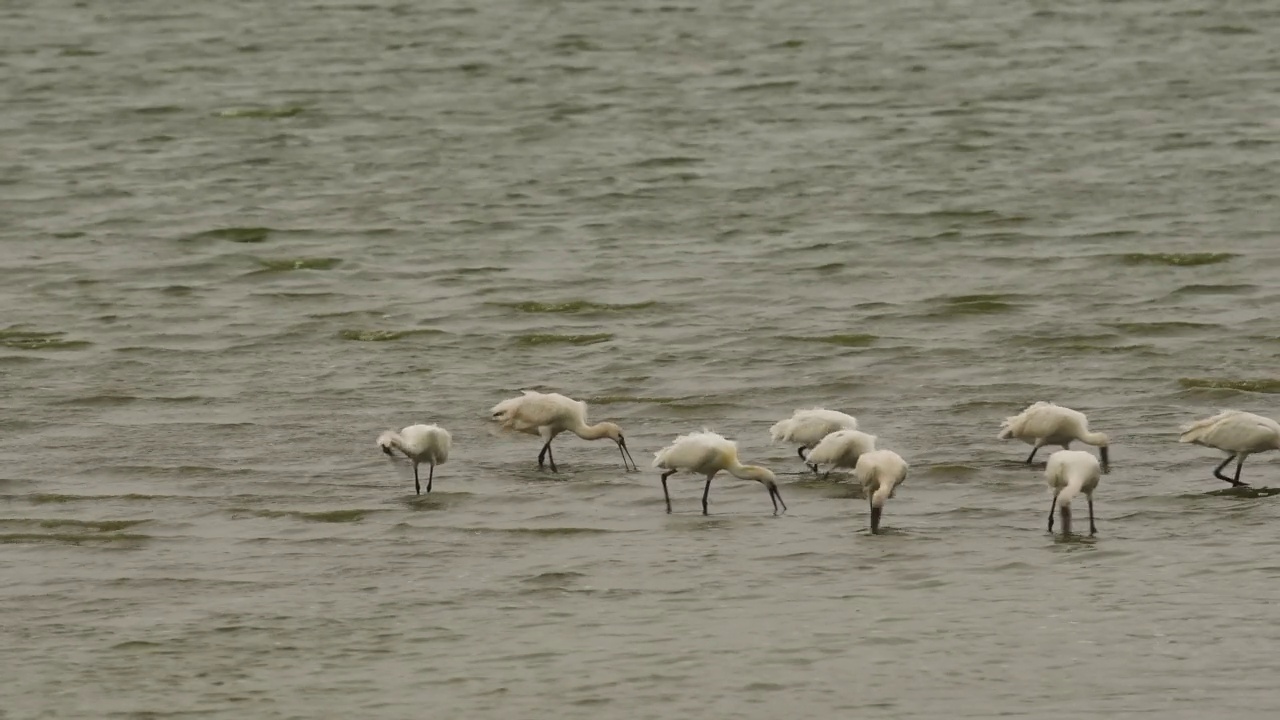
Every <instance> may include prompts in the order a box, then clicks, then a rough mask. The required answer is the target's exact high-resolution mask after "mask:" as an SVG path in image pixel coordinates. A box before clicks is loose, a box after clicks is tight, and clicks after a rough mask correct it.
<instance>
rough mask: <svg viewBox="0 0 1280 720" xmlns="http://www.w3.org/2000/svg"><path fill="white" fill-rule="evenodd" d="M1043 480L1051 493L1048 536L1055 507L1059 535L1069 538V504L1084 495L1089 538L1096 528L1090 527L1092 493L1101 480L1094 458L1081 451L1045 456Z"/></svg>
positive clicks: (1067, 451)
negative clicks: (1060, 519)
mask: <svg viewBox="0 0 1280 720" xmlns="http://www.w3.org/2000/svg"><path fill="white" fill-rule="evenodd" d="M1044 476H1045V478H1047V479H1048V480H1049V489H1050V490H1052V491H1053V502H1052V503H1050V504H1049V532H1053V508H1054V506H1055V505H1056V506H1057V507H1058V512H1060V513H1061V514H1062V533H1063V534H1064V535H1070V534H1071V500H1072V499H1073V498H1075V496H1076V495H1079V494H1080V493H1084V496H1085V498H1087V499H1088V500H1089V534H1090V535H1096V534H1097V533H1098V526H1097V525H1094V524H1093V490H1094V488H1096V487H1098V480H1099V479H1101V478H1102V468H1101V467H1099V465H1098V458H1096V457H1094V456H1093V455H1092V454H1090V453H1087V452H1085V451H1083V450H1059V451H1058V452H1056V453H1054V454H1052V455H1050V456H1049V462H1048V463H1046V464H1045V467H1044Z"/></svg>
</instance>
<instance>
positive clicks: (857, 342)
mask: <svg viewBox="0 0 1280 720" xmlns="http://www.w3.org/2000/svg"><path fill="white" fill-rule="evenodd" d="M782 339H783V340H794V341H799V342H812V343H823V344H826V345H839V346H841V347H854V348H861V347H870V346H872V345H874V344H875V342H876V341H877V340H879V339H880V338H879V336H877V335H869V334H866V333H836V334H834V335H813V336H800V335H785V336H783V337H782Z"/></svg>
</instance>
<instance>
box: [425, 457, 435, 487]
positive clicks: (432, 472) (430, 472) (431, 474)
mask: <svg viewBox="0 0 1280 720" xmlns="http://www.w3.org/2000/svg"><path fill="white" fill-rule="evenodd" d="M435 476H436V464H435V463H431V469H430V470H428V471H427V492H431V480H432V479H433V478H435Z"/></svg>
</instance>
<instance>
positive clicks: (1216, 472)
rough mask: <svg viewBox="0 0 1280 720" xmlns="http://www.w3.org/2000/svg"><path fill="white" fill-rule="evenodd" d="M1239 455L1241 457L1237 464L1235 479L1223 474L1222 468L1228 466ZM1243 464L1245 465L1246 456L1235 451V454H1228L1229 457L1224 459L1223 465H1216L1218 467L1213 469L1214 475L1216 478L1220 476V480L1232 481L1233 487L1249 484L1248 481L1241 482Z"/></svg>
mask: <svg viewBox="0 0 1280 720" xmlns="http://www.w3.org/2000/svg"><path fill="white" fill-rule="evenodd" d="M1237 457H1239V458H1240V462H1239V463H1238V464H1237V465H1236V477H1235V479H1234V480H1233V479H1231V478H1229V477H1227V476H1226V475H1223V474H1222V468H1224V467H1226V466H1227V465H1228V464H1229V463H1230V462H1231V461H1232V460H1235V459H1236V458H1237ZM1242 465H1244V456H1243V455H1240V454H1239V453H1233V454H1231V455H1228V456H1227V459H1226V460H1223V461H1222V464H1221V465H1219V466H1218V467H1216V468H1214V469H1213V476H1214V477H1216V478H1218V479H1219V480H1221V481H1223V482H1229V483H1231V486H1232V487H1239V486H1241V485H1247V484H1248V483H1242V482H1240V467H1241V466H1242Z"/></svg>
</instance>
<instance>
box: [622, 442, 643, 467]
mask: <svg viewBox="0 0 1280 720" xmlns="http://www.w3.org/2000/svg"><path fill="white" fill-rule="evenodd" d="M618 451H619V452H621V453H622V467H624V468H626V469H627V470H628V471H631V470H635V471H636V472H640V466H639V465H636V460H635V458H633V457H631V451H630V450H628V449H627V441H626V440H619V441H618ZM628 460H630V461H631V466H630V467H627V461H628Z"/></svg>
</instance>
